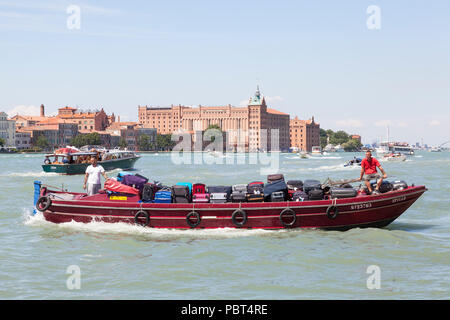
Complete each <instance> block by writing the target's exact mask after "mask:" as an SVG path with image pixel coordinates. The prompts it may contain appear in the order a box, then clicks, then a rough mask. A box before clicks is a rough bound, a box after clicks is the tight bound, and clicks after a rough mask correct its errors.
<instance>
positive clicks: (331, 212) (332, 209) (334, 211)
mask: <svg viewBox="0 0 450 320" xmlns="http://www.w3.org/2000/svg"><path fill="white" fill-rule="evenodd" d="M338 214H339V208H338V207H337V206H329V207H328V208H327V217H328V218H330V219H334V218H336V217H337V215H338Z"/></svg>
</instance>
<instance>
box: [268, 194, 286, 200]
mask: <svg viewBox="0 0 450 320" xmlns="http://www.w3.org/2000/svg"><path fill="white" fill-rule="evenodd" d="M281 201H286V194H285V193H284V192H283V191H276V192H273V193H272V194H271V195H270V202H281Z"/></svg>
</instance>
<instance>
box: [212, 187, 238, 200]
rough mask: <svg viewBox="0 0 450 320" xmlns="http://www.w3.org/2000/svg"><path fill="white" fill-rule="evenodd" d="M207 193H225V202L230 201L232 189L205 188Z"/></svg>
mask: <svg viewBox="0 0 450 320" xmlns="http://www.w3.org/2000/svg"><path fill="white" fill-rule="evenodd" d="M207 189H208V192H207V193H210V194H211V193H226V194H227V200H229V199H230V196H231V191H232V187H230V186H208V187H207Z"/></svg>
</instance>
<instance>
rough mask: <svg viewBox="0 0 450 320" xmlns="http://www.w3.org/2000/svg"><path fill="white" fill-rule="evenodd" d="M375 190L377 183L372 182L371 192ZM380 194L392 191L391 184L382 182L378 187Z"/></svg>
mask: <svg viewBox="0 0 450 320" xmlns="http://www.w3.org/2000/svg"><path fill="white" fill-rule="evenodd" d="M376 188H377V183H376V182H374V183H372V190H375V189H376ZM379 191H380V192H381V193H386V192H389V191H392V183H390V182H389V181H386V180H383V182H382V183H381V185H380V190H379Z"/></svg>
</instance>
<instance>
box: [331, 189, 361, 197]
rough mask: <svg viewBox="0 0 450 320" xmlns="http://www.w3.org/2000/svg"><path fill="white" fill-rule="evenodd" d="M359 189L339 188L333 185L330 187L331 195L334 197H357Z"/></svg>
mask: <svg viewBox="0 0 450 320" xmlns="http://www.w3.org/2000/svg"><path fill="white" fill-rule="evenodd" d="M357 193H358V191H357V190H356V189H353V188H338V187H333V188H331V189H330V197H331V198H332V199H343V198H353V197H356V195H357Z"/></svg>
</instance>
